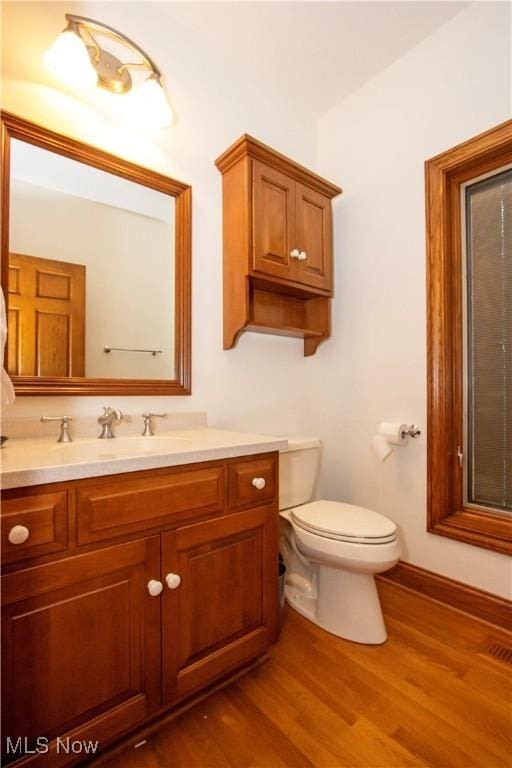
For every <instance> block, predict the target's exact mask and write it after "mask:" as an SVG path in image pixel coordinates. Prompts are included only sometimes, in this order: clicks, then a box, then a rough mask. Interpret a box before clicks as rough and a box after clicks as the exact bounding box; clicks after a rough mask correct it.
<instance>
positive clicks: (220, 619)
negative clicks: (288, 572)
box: [162, 507, 277, 702]
mask: <svg viewBox="0 0 512 768" xmlns="http://www.w3.org/2000/svg"><path fill="white" fill-rule="evenodd" d="M163 563H164V568H167V569H168V570H167V571H166V572H169V571H171V572H173V573H177V574H178V575H179V576H180V577H181V584H180V586H179V587H178V588H177V589H174V590H169V589H166V590H165V595H164V601H163V606H162V607H163V648H164V653H163V664H164V699H165V701H166V702H167V701H170V700H172V699H175V698H181V697H182V696H184V695H185V694H187V693H189V692H191V691H192V690H194V689H196V688H198V687H199V686H201V685H204V684H205V683H207V682H209V681H210V680H213V679H215V677H218V676H219V675H221V674H223V673H226V672H227V671H229V669H230V668H233V667H235V666H237V665H238V664H240V663H242V662H243V661H244V660H246V659H247V660H248V659H250V658H251V657H256V656H258V655H260V654H261V653H263V651H264V650H265V648H266V647H267V646H268V645H269V644H270V643H271V642H272V641H273V640H274V636H275V631H276V611H277V510H276V509H275V508H274V507H266V508H259V509H252V510H248V511H247V512H239V513H236V514H233V515H228V516H226V517H223V518H220V519H217V520H212V521H206V522H204V523H198V524H197V525H192V526H188V527H186V528H181V529H178V530H177V531H175V532H171V533H167V534H164V542H163Z"/></svg>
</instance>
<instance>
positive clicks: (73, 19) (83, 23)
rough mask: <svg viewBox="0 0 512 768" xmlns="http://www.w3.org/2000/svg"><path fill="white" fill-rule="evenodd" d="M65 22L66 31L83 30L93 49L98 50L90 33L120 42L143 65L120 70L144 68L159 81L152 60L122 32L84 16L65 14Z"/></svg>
mask: <svg viewBox="0 0 512 768" xmlns="http://www.w3.org/2000/svg"><path fill="white" fill-rule="evenodd" d="M66 21H67V22H68V29H70V30H73V31H74V32H77V31H78V33H80V31H81V30H82V29H84V30H85V31H86V32H87V33H88V34H89V36H90V37H91V39H92V41H93V44H94V47H95V48H97V49H98V48H99V46H98V44H97V42H96V40H95V39H94V36H93V35H92V32H99V33H101V34H102V35H105V37H109V38H110V39H111V40H117V42H119V41H120V40H121V41H122V42H123V43H124V44H125V45H126V46H127V47H128V48H130V49H131V50H132V51H133V52H134V53H136V54H137V55H138V56H140V58H141V59H142V62H143V64H142V65H141V64H140V63H137V64H123V65H122V70H124V69H127V68H129V67H137V68H139V67H141V66H145V67H146V68H147V69H148V70H149V71H150V72H151V73H152V74H153V75H154V76H156V77H157V78H158V79H159V80H160V78H161V77H162V74H161V72H160V70H159V69H158V67H157V66H156V64H155V62H154V61H153V59H152V58H151V57H150V56H148V54H147V53H146V52H145V51H144V50H143V49H142V48H141V47H140V46H138V45H137V43H134V42H133V40H130V38H129V37H127V36H126V35H123V33H122V32H118V31H117V30H116V29H114V28H113V27H109V26H108V25H107V24H102V23H101V22H99V21H94V19H89V18H87V17H86V16H75V15H74V14H72V13H66Z"/></svg>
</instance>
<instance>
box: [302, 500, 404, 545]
mask: <svg viewBox="0 0 512 768" xmlns="http://www.w3.org/2000/svg"><path fill="white" fill-rule="evenodd" d="M291 518H292V521H293V522H294V523H296V525H298V526H299V527H300V528H304V529H305V530H306V531H310V532H311V533H316V535H317V536H324V537H325V538H329V539H337V540H338V541H348V542H353V543H356V544H360V543H365V544H386V543H388V542H390V541H394V540H395V539H396V525H395V524H394V522H393V521H392V520H389V519H388V518H387V517H385V516H384V515H381V514H379V513H378V512H374V511H373V510H372V509H366V508H365V507H356V506H354V505H353V504H344V503H343V502H339V501H312V502H310V503H309V504H302V505H301V506H300V507H295V508H294V509H292V510H291Z"/></svg>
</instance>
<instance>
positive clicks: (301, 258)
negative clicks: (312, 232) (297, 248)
mask: <svg viewBox="0 0 512 768" xmlns="http://www.w3.org/2000/svg"><path fill="white" fill-rule="evenodd" d="M307 257H308V255H307V253H306V251H301V252H300V253H299V261H306V259H307Z"/></svg>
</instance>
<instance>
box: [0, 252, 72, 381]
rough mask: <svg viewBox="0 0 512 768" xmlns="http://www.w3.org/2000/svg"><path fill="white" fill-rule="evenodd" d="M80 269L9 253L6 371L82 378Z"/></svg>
mask: <svg viewBox="0 0 512 768" xmlns="http://www.w3.org/2000/svg"><path fill="white" fill-rule="evenodd" d="M85 276H86V272H85V267H84V266H83V265H81V264H70V263H68V262H63V261H54V260H52V259H42V258H38V257H36V256H28V255H23V254H18V253H10V254H9V335H8V341H9V346H8V371H9V373H10V374H11V375H14V376H84V375H85V279H86V277H85Z"/></svg>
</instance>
